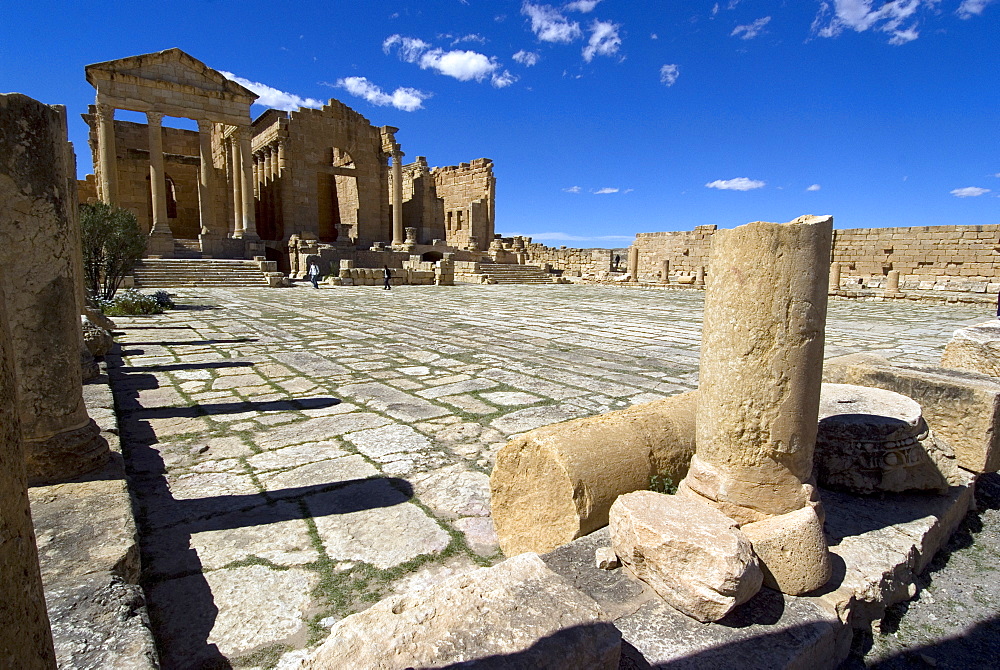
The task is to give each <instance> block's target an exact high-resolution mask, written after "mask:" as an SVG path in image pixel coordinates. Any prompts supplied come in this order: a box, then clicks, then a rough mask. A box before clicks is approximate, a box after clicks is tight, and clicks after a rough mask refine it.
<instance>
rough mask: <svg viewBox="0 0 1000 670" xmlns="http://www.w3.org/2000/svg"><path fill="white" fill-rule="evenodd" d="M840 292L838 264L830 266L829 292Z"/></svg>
mask: <svg viewBox="0 0 1000 670" xmlns="http://www.w3.org/2000/svg"><path fill="white" fill-rule="evenodd" d="M839 290H840V263H831V264H830V292H831V293H834V292H836V291H839Z"/></svg>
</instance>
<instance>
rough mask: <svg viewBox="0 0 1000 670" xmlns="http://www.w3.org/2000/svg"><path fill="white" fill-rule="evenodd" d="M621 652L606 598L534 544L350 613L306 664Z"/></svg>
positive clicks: (577, 657)
mask: <svg viewBox="0 0 1000 670" xmlns="http://www.w3.org/2000/svg"><path fill="white" fill-rule="evenodd" d="M620 653H621V634H620V633H619V632H618V630H617V629H616V628H615V627H614V625H612V624H611V623H610V622H609V621H608V620H607V617H606V615H605V614H604V612H603V611H602V610H601V608H600V607H599V606H598V605H597V603H596V602H595V601H594V600H593V599H592V598H591V597H590V596H588V595H586V594H584V593H583V592H582V591H579V590H577V589H576V588H575V587H573V586H572V585H570V583H569V582H568V581H566V580H565V579H564V578H562V577H560V576H559V575H557V574H556V573H554V572H552V571H551V570H550V569H549V568H548V567H546V566H545V564H544V563H543V562H542V560H541V559H540V558H539V557H538V555H537V554H532V553H526V554H521V555H519V556H515V557H514V558H510V559H508V560H506V561H504V562H503V563H500V564H498V565H495V566H493V567H491V568H480V569H479V570H475V571H473V572H470V573H467V574H463V575H458V576H456V577H452V578H451V579H448V580H446V581H444V582H441V583H439V584H438V585H436V586H433V587H431V588H428V589H426V590H420V591H413V592H410V593H406V594H402V595H394V596H390V597H388V598H386V599H385V600H382V601H380V602H378V603H376V604H375V605H373V606H372V607H370V608H369V609H367V610H365V611H364V612H359V613H357V614H352V615H351V616H349V617H347V618H345V619H341V620H340V621H338V622H337V623H336V624H335V625H334V627H333V629H332V630H331V631H330V637H329V638H327V640H326V641H325V642H324V643H323V644H322V646H320V647H319V648H318V649H317V650H316V651H315V652H314V653H313V654H312V655H311V656H310V657H309V658H308V659H306V661H305V662H303V664H302V666H301V667H302V668H303V670H320V669H323V670H327V669H332V668H384V669H385V670H403V669H404V668H415V667H419V668H431V667H444V666H447V667H456V666H455V665H452V664H461V667H463V668H469V669H470V670H472V669H476V668H479V669H485V668H497V669H499V668H551V669H554V670H556V669H565V670H576V669H578V668H595V669H601V668H606V669H607V670H617V668H618V661H619V656H620Z"/></svg>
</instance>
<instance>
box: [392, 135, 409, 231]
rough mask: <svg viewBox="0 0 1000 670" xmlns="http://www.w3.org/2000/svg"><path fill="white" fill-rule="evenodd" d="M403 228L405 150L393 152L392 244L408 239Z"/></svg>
mask: <svg viewBox="0 0 1000 670" xmlns="http://www.w3.org/2000/svg"><path fill="white" fill-rule="evenodd" d="M405 234H406V232H405V231H404V230H403V152H402V151H394V152H392V245H393V246H398V245H401V244H403V243H404V242H405V241H406V238H405Z"/></svg>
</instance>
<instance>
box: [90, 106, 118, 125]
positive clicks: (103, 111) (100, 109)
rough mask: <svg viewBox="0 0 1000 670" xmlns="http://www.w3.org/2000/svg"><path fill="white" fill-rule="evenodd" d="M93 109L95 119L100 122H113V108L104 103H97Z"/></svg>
mask: <svg viewBox="0 0 1000 670" xmlns="http://www.w3.org/2000/svg"><path fill="white" fill-rule="evenodd" d="M94 107H95V108H96V110H97V118H98V119H100V120H101V121H114V119H115V106H114V105H111V104H108V103H106V102H98V103H97V104H96V105H94Z"/></svg>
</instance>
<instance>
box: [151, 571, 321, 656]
mask: <svg viewBox="0 0 1000 670" xmlns="http://www.w3.org/2000/svg"><path fill="white" fill-rule="evenodd" d="M317 581H318V578H317V575H316V573H314V572H311V571H308V570H303V569H301V568H290V569H288V570H272V569H270V568H267V567H264V566H261V565H250V566H247V567H243V568H231V569H226V570H216V571H213V572H208V573H205V574H204V575H202V574H197V575H191V576H188V577H180V578H178V579H170V580H167V581H164V582H160V583H158V584H156V585H154V586H153V587H152V588H151V589H150V592H149V593H150V601H151V602H150V609H151V610H152V611H151V616H152V618H153V620H154V622H156V624H157V627H158V630H159V631H160V635H159V640H160V647H161V651H162V653H163V657H162V659H161V660H162V662H163V665H164V667H175V668H191V667H211V666H212V665H213V663H214V664H215V665H218V664H220V661H221V660H222V659H220V655H221V656H222V657H230V658H231V657H234V656H242V655H244V654H247V653H249V652H252V651H254V650H255V649H259V648H261V647H264V646H267V645H273V644H279V643H285V642H290V641H292V640H294V639H295V638H298V637H302V636H304V634H305V633H306V630H307V626H306V622H305V616H306V613H307V612H308V610H309V607H310V604H311V599H310V596H309V593H310V592H311V591H312V589H313V588H314V587H315V586H316V582H317ZM251 584H252V585H253V587H252V588H248V587H249V585H251ZM213 603H215V605H213Z"/></svg>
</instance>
